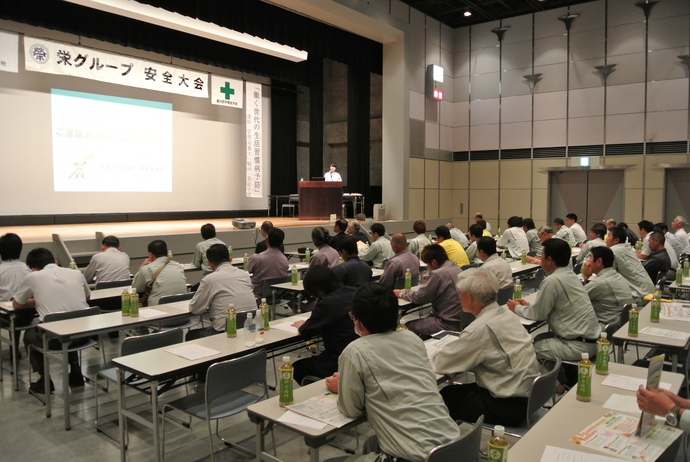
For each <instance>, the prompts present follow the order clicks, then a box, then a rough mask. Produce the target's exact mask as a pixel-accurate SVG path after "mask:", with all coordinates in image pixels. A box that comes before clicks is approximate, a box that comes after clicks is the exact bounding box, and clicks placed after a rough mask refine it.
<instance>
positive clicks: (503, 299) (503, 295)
mask: <svg viewBox="0 0 690 462" xmlns="http://www.w3.org/2000/svg"><path fill="white" fill-rule="evenodd" d="M512 297H513V286H512V285H507V286H505V287H501V288H500V289H498V294H497V295H496V303H498V304H499V305H505V304H506V303H508V300H510V299H511V298H512Z"/></svg>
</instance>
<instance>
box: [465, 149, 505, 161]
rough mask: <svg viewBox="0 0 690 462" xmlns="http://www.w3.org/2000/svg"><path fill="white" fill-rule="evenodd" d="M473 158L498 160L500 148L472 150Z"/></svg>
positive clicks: (471, 156)
mask: <svg viewBox="0 0 690 462" xmlns="http://www.w3.org/2000/svg"><path fill="white" fill-rule="evenodd" d="M470 159H471V160H498V149H495V150H491V151H472V152H471V153H470Z"/></svg>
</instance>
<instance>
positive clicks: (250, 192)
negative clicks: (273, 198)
mask: <svg viewBox="0 0 690 462" xmlns="http://www.w3.org/2000/svg"><path fill="white" fill-rule="evenodd" d="M246 99H247V101H246V102H245V103H246V104H245V115H246V131H247V197H261V196H262V195H263V188H262V181H261V178H262V173H263V172H262V162H261V157H262V156H261V153H262V151H263V138H262V129H263V115H262V113H261V84H258V83H251V82H247V92H246Z"/></svg>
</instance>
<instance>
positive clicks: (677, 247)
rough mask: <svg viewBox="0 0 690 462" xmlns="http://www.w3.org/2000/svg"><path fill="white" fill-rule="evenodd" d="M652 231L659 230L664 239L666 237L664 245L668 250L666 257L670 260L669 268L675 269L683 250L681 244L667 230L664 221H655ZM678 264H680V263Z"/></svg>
mask: <svg viewBox="0 0 690 462" xmlns="http://www.w3.org/2000/svg"><path fill="white" fill-rule="evenodd" d="M654 231H659V232H660V233H661V234H663V235H664V239H666V242H665V243H664V247H665V248H666V251H667V252H668V258H669V259H670V260H671V269H672V270H675V269H676V268H678V265H679V261H680V256H681V254H682V253H683V252H685V248H684V247H683V244H682V243H681V242H680V241H679V240H678V238H677V237H676V236H675V235H674V234H673V233H669V232H668V225H666V223H655V224H654ZM680 265H681V266H682V263H681V264H680Z"/></svg>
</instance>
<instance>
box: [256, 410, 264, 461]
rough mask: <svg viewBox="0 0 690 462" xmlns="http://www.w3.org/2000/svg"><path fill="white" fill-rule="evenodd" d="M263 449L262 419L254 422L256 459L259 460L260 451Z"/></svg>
mask: <svg viewBox="0 0 690 462" xmlns="http://www.w3.org/2000/svg"><path fill="white" fill-rule="evenodd" d="M263 451H264V421H263V420H259V421H258V422H257V423H256V460H257V462H261V453H262V452H263Z"/></svg>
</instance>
